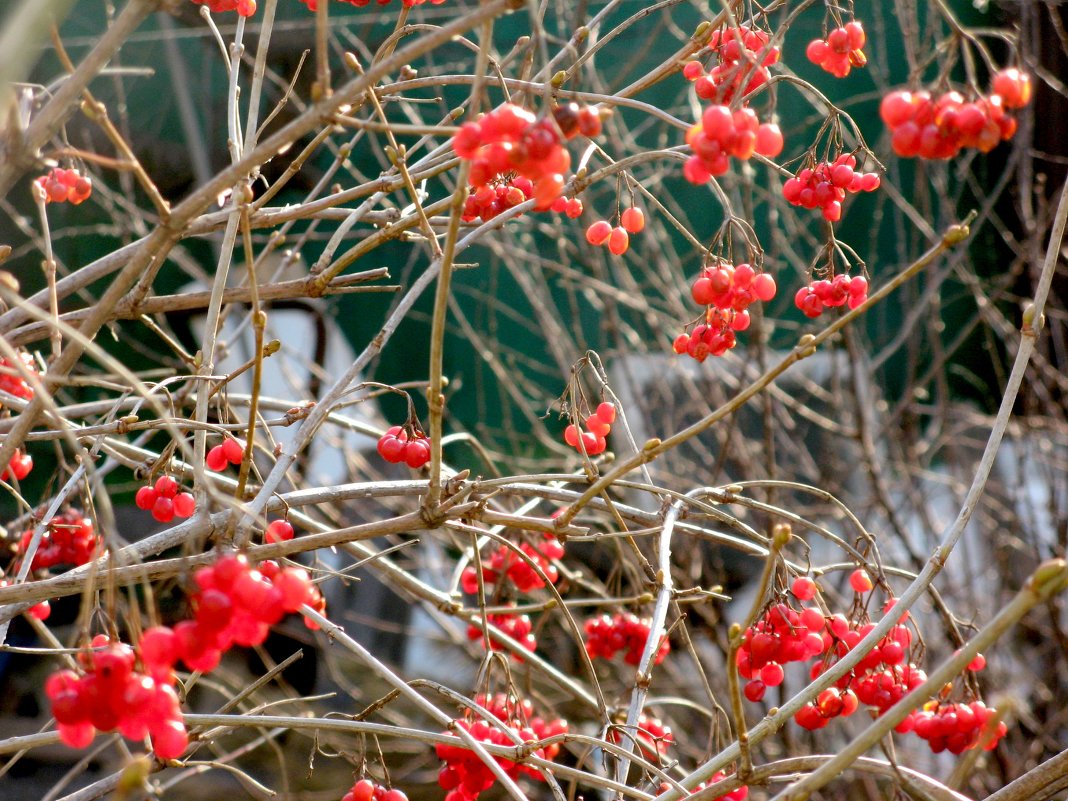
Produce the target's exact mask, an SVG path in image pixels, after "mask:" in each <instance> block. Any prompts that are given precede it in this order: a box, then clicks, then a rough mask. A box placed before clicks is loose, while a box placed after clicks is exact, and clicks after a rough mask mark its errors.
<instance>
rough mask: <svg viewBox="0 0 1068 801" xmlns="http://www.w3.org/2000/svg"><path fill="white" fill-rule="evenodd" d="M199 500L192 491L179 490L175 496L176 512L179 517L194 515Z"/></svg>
mask: <svg viewBox="0 0 1068 801" xmlns="http://www.w3.org/2000/svg"><path fill="white" fill-rule="evenodd" d="M196 508H197V501H196V498H194V497H193V494H192V493H191V492H179V493H178V494H177V495H175V496H174V513H175V514H176V515H177V516H178V517H192V516H193V512H195V511H196Z"/></svg>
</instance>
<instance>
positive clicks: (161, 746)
mask: <svg viewBox="0 0 1068 801" xmlns="http://www.w3.org/2000/svg"><path fill="white" fill-rule="evenodd" d="M92 647H93V649H94V650H93V651H91V652H89V653H83V654H81V655H79V657H78V661H79V663H80V664H81V666H82V668H84V670H85V674H84V675H82V676H79V675H78V674H77V673H75V672H74V671H73V670H60V671H58V672H56V673H53V674H52V675H51V676H49V677H48V679H47V681H46V682H45V695H47V696H48V699H49V700H50V701H51V702H52V716H53V717H54V718H55V719H56V729H57V730H58V731H59V737H60V739H61V740H62V741H63V742H64V743H66V744H67V745H69V746H71V747H72V748H85V747H86V746H87V745H89V743H91V742H92V741H93V737H94V736H96V732H97V731H98V730H99V731H112V730H114V729H118V730H119V732H121V733H122V735H123V736H124V737H128V738H130V739H131V740H143V739H144V738H145V737H146V736H149V737H151V738H152V749H153V750H154V751H155V752H156V756H158V757H159V758H160V759H176V758H177V757H179V756H181V754H182V752H183V751H185V748H186V746H187V745H188V744H189V737H188V735H187V733H186V730H185V724H184V723H183V722H182V712H181V709H180V708H179V703H178V694H177V693H176V692H175V691H174V687H173V686H172V684H173V681H174V678H173V675H172V676H171V677H170V680H167V679H166V678H162V677H157V676H155V675H153V671H152V670H151V668H150V662H149V660H148V659H147V658H146V657H145V654H143V653H142V655H141V661H142V665H143V666H144V668H145V670H146V671H147V672H146V673H142V672H140V671H138V670H136V669H135V663H136V657H137V655H136V654H135V653H134V650H133V648H131V647H130V646H129V645H126V644H125V643H120V642H111V641H110V640H109V639H108V638H107V636H106V635H103V634H99V635H97V636H96V637H94V638H93V641H92Z"/></svg>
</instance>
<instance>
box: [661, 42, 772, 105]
mask: <svg viewBox="0 0 1068 801" xmlns="http://www.w3.org/2000/svg"><path fill="white" fill-rule="evenodd" d="M768 40H769V37H768V34H767V33H765V32H764V31H762V30H760V29H759V28H750V27H749V26H748V25H740V26H738V28H724V29H722V30H718V31H715V32H713V34H712V38H711V39H710V40H709V42H708V50H710V51H711V52H712V53H714V54H715V56H716V61H717V64H716V66H714V67H713V68H712V69H711V70H709V71H708V72H707V73H706V72H705V67H704V64H703V63H702V62H700V61H690V62H687V64H686V66H685V67H683V68H682V74H683V75H684V76H685V77H686V79H687V80H688V81H693V88H694V91H695V92H696V93H697V96H698V97H699V98H701V99H702V100H711V101H714V102H716V103H730V102H731V101H732V100H733V99H734V97H735V96H736V95H737V94H738V91H739V90H740V89H741V88H742V85H743V82H744V85H745V89H744V91H742V94H743V95H747V94H749V93H750V92H752V91H753V90H755V89H757V88H759V87H760V86H763V85H764V84H765V83H767V82H768V79H770V78H771V73H770V72H768V67H770V66H771V65H772V64H774V63H776V62H777V61H778V60H779V56H780V55H781V52H780V50H779V48H777V47H771V48H769V47H768ZM765 49H766V52H765ZM761 54H763V57H761Z"/></svg>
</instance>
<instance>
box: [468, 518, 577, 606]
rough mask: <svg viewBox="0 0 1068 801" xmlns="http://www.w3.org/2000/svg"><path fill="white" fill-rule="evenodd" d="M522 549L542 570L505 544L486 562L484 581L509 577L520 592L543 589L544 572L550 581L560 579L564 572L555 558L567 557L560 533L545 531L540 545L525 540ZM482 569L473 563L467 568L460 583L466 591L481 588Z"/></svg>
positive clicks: (470, 591) (491, 582)
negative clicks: (558, 566) (479, 581)
mask: <svg viewBox="0 0 1068 801" xmlns="http://www.w3.org/2000/svg"><path fill="white" fill-rule="evenodd" d="M519 549H520V550H521V551H522V552H523V553H524V554H526V556H527V557H529V558H530V560H531V561H532V562H534V564H536V565H537V566H538V568H539V569H540V570H541V573H539V572H538V570H535V569H534V568H533V567H532V566H531V565H530V564H528V563H527V562H526V561H525V560H524V559H522V558H521V557H520V556H519V555H518V554H517V553H515V551H514V550H513V549H512V548H510V547H508V546H507V545H501V546H499V547H498V548H497V549H496V550H495V551H494V552H493V554H492V555H491V556H490V558H489V560H483V562H482V581H483V583H484V584H486V585H490V584H497V583H498V582H503V581H504V580H506V579H507V580H508V581H509V582H511V583H512V584H513V585H514V586H515V589H516V590H518V591H519V592H530V591H532V590H540V589H541V588H542V587H544V586H545V579H543V578H542V574H544V575H545V578H547V579H548V580H549V583H551V584H555V583H556V582H557V580H558V579H559V577H560V574H559V571H558V570H557V569H556V565H554V564H553V560H556V559H562V558H563V556H564V546H563V545H561V544H560V542H559V541H558V540H557V539H556V537H554V536H553V535H552V534H549V533H548V532H546V533H544V534H543V535H542V539H541V542H539V543H537V544H536V545H532V544H531V543H529V542H523V543H521V544H520V545H519ZM478 570H479V568H477V567H474V566H473V565H472V566H468V567H465V568H464V570H463V573H462V574H461V575H460V586H461V588H462V589H463V591H464V592H466V593H470V594H471V595H474V594H476V593H477V592H478Z"/></svg>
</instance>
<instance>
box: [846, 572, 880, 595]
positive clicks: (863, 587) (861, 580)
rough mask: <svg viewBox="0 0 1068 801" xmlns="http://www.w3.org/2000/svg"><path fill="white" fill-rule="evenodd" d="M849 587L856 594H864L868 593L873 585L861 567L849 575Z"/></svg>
mask: <svg viewBox="0 0 1068 801" xmlns="http://www.w3.org/2000/svg"><path fill="white" fill-rule="evenodd" d="M849 586H850V587H852V588H853V590H854V591H856V592H860V593H864V592H870V591H871V589H872V587H874V586H875V585H874V584H872V580H871V576H869V575H868V571H866V570H865V569H864V568H862V567H861V568H857V569H856V570H854V571H853V572H852V573H851V574H850V576H849Z"/></svg>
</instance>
